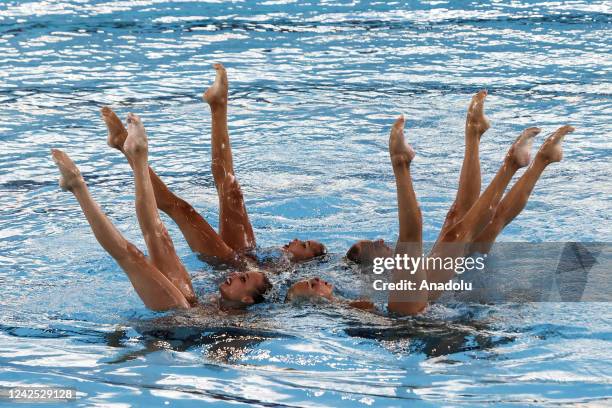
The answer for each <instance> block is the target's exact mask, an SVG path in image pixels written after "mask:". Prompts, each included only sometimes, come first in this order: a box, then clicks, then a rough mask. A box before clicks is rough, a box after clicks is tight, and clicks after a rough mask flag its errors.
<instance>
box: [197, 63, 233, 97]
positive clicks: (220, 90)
mask: <svg viewBox="0 0 612 408" xmlns="http://www.w3.org/2000/svg"><path fill="white" fill-rule="evenodd" d="M213 67H214V68H215V70H216V71H217V76H216V77H215V82H214V83H213V84H212V85H211V87H210V88H208V90H207V91H206V92H204V96H203V99H204V100H205V101H206V102H208V104H209V105H223V104H225V103H227V88H228V86H227V72H226V71H225V68H224V67H223V65H221V64H214V65H213Z"/></svg>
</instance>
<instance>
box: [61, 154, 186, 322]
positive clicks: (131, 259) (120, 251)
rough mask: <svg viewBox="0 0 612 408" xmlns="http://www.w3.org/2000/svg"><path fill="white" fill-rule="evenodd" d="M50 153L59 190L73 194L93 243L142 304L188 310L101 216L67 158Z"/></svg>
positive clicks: (165, 281) (174, 290) (177, 293)
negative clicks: (123, 275) (108, 257)
mask: <svg viewBox="0 0 612 408" xmlns="http://www.w3.org/2000/svg"><path fill="white" fill-rule="evenodd" d="M51 152H52V156H53V160H54V161H55V163H56V164H57V167H58V168H59V170H60V173H61V175H62V177H61V178H60V187H62V189H64V190H68V191H71V192H72V193H73V194H74V196H75V197H76V199H77V200H78V202H79V204H80V206H81V208H82V210H83V213H84V214H85V217H86V218H87V221H88V222H89V225H90V226H91V229H92V231H93V233H94V235H95V237H96V239H97V240H98V242H99V243H100V245H101V246H102V247H103V248H104V249H105V250H106V251H107V252H108V253H109V254H110V255H111V256H112V257H113V258H114V259H115V260H116V261H117V263H118V264H119V266H121V268H122V269H123V270H124V271H125V273H126V274H127V276H128V278H129V279H130V281H131V282H132V285H133V286H134V289H135V290H136V292H137V293H138V295H139V296H140V298H141V299H142V301H143V302H144V304H145V305H146V306H147V307H148V308H150V309H153V310H168V309H174V308H188V307H189V303H188V302H187V300H186V299H185V297H184V296H183V294H182V293H181V292H180V291H179V290H178V289H177V288H176V286H174V285H173V284H172V283H171V282H170V281H169V280H168V279H167V278H166V276H164V274H162V273H161V272H160V271H159V270H158V269H157V268H156V267H155V266H154V265H153V264H152V263H151V262H150V261H149V260H148V259H147V258H146V257H145V256H144V255H143V254H142V252H140V251H139V250H138V248H136V247H135V246H134V245H133V244H131V243H130V242H128V241H127V240H126V239H125V238H124V237H123V236H122V235H121V233H120V232H119V231H118V230H117V229H116V228H115V226H114V225H113V224H112V223H111V221H110V220H109V219H108V217H107V216H106V215H105V214H104V213H103V212H102V210H101V209H100V206H99V205H98V204H97V203H96V202H95V201H94V200H93V198H92V197H91V195H90V194H89V190H88V189H87V185H86V184H85V181H84V180H83V178H82V177H81V173H80V172H79V170H78V168H77V167H76V165H75V164H74V163H73V162H72V160H71V159H70V157H68V155H66V154H65V153H64V152H62V151H60V150H56V149H53V150H52V151H51Z"/></svg>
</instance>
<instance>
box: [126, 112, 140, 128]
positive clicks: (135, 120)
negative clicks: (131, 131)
mask: <svg viewBox="0 0 612 408" xmlns="http://www.w3.org/2000/svg"><path fill="white" fill-rule="evenodd" d="M127 123H130V124H134V125H139V124H140V117H138V115H136V114H135V113H132V112H130V113H128V114H127Z"/></svg>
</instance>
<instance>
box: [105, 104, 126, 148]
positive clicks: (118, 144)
mask: <svg viewBox="0 0 612 408" xmlns="http://www.w3.org/2000/svg"><path fill="white" fill-rule="evenodd" d="M100 113H101V114H102V119H103V120H104V123H106V127H107V128H108V137H107V138H106V143H107V144H108V145H109V146H110V147H112V148H114V149H118V150H122V149H123V144H124V143H125V139H126V138H127V135H128V134H127V130H126V129H125V126H123V123H121V119H119V118H118V117H117V115H116V114H115V112H113V110H112V109H111V108H109V107H108V106H105V107H103V108H102V109H101V110H100Z"/></svg>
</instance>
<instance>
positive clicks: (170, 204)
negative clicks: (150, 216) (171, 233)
mask: <svg viewBox="0 0 612 408" xmlns="http://www.w3.org/2000/svg"><path fill="white" fill-rule="evenodd" d="M101 113H102V119H104V122H105V123H106V127H107V128H108V139H107V142H108V145H109V146H110V147H113V148H115V149H117V150H119V151H121V152H122V153H123V154H124V155H125V151H124V150H123V146H124V143H125V139H126V138H127V135H128V134H127V129H126V128H125V127H124V126H123V123H122V122H121V120H120V119H119V118H118V117H117V115H116V114H115V112H113V111H112V110H111V109H110V108H108V107H104V108H102V110H101ZM125 156H126V158H127V159H128V162H129V163H130V166H132V168H133V167H134V165H133V162H132V160H131V159H130V158H129V157H128V156H127V155H125ZM149 177H150V179H151V184H152V186H153V193H154V195H155V202H156V203H157V208H159V209H160V210H161V211H163V212H164V213H166V214H168V216H169V217H170V218H172V220H173V221H174V222H175V223H176V224H177V225H178V227H179V228H180V230H181V232H182V233H183V236H184V237H185V239H186V240H187V243H188V244H189V247H190V248H191V250H192V251H194V252H197V253H199V254H201V255H203V256H204V257H206V258H207V260H208V261H209V262H213V263H216V262H220V263H225V264H229V265H234V266H238V265H239V263H240V262H239V260H238V259H237V256H236V253H235V252H234V251H233V250H232V249H231V248H230V247H229V246H228V245H227V244H226V243H225V242H224V241H223V239H222V238H221V237H220V236H219V234H217V232H216V231H215V230H214V229H213V228H212V227H211V226H210V224H208V222H206V220H205V219H204V218H203V217H202V216H201V215H200V214H199V213H198V212H197V211H196V210H195V209H194V208H193V207H192V206H191V204H189V203H188V202H187V201H185V200H183V199H182V198H180V197H178V196H177V195H176V194H174V193H173V192H172V191H170V189H169V188H168V187H167V186H166V185H165V184H164V182H163V181H162V180H161V179H160V178H159V176H158V175H157V174H156V173H155V171H153V169H152V168H151V167H149Z"/></svg>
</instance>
